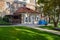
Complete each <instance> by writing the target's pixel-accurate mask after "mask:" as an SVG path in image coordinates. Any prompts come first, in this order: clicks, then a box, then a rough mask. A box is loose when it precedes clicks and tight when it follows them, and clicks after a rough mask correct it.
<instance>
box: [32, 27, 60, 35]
mask: <svg viewBox="0 0 60 40" xmlns="http://www.w3.org/2000/svg"><path fill="white" fill-rule="evenodd" d="M31 28H33V29H37V30H40V31H46V32H50V33H53V34H57V35H60V32H59V31H55V30H48V29H43V28H39V27H31Z"/></svg>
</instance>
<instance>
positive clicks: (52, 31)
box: [3, 24, 60, 35]
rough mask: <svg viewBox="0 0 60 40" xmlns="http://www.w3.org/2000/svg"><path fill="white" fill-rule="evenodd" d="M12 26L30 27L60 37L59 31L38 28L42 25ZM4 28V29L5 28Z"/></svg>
mask: <svg viewBox="0 0 60 40" xmlns="http://www.w3.org/2000/svg"><path fill="white" fill-rule="evenodd" d="M11 26H27V27H30V28H33V29H37V30H42V31H46V32H50V33H53V34H57V35H60V32H59V31H55V30H48V29H43V28H39V27H38V26H41V25H32V24H31V25H29V24H18V25H10V27H11ZM43 26H44V25H43ZM3 27H4V26H3ZM5 27H6V26H5ZM7 27H8V26H7Z"/></svg>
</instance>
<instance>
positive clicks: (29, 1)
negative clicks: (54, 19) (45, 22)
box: [2, 0, 44, 24]
mask: <svg viewBox="0 0 60 40" xmlns="http://www.w3.org/2000/svg"><path fill="white" fill-rule="evenodd" d="M3 2H4V3H5V4H4V5H5V6H4V7H3V8H5V10H2V13H3V12H5V13H3V14H2V16H4V15H8V16H11V18H9V21H10V22H11V23H14V24H15V23H19V24H37V23H38V21H39V20H40V19H41V14H40V13H39V12H38V11H37V10H36V6H37V4H36V0H6V1H3ZM3 8H2V9H3ZM43 17H44V16H43ZM42 19H44V18H42Z"/></svg>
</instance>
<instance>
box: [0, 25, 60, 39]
mask: <svg viewBox="0 0 60 40" xmlns="http://www.w3.org/2000/svg"><path fill="white" fill-rule="evenodd" d="M0 40H60V35H55V34H52V33H48V32H44V31H39V30H36V29H32V28H27V27H25V26H21V27H19V26H15V27H14V26H12V27H0Z"/></svg>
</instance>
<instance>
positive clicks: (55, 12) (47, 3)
mask: <svg viewBox="0 0 60 40" xmlns="http://www.w3.org/2000/svg"><path fill="white" fill-rule="evenodd" d="M40 3H43V4H44V7H43V12H44V14H47V15H48V16H49V17H50V16H51V15H52V18H53V24H54V27H57V26H58V22H59V15H60V13H59V11H60V0H38V4H40Z"/></svg>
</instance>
